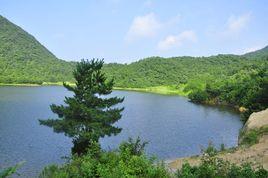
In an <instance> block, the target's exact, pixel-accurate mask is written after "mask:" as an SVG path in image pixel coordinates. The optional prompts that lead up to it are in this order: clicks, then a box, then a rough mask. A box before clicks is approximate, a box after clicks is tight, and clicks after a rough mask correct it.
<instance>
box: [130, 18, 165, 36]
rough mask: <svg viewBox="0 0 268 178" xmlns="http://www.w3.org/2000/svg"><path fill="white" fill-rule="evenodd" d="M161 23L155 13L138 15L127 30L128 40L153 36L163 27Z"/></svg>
mask: <svg viewBox="0 0 268 178" xmlns="http://www.w3.org/2000/svg"><path fill="white" fill-rule="evenodd" d="M161 25H162V24H161V23H160V22H159V21H158V20H157V19H156V16H155V14H154V13H149V14H146V15H144V16H137V17H135V18H134V20H133V22H132V24H131V26H130V28H129V30H128V32H127V35H126V40H127V41H133V40H135V39H137V38H144V37H153V36H155V35H156V33H157V32H158V30H159V29H160V28H161Z"/></svg>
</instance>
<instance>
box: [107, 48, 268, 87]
mask: <svg viewBox="0 0 268 178" xmlns="http://www.w3.org/2000/svg"><path fill="white" fill-rule="evenodd" d="M265 49H267V47H266V48H265ZM259 54H261V55H259ZM260 56H261V57H260ZM267 59H268V51H266V52H263V51H262V50H260V51H258V53H257V54H256V55H255V53H249V54H247V55H243V56H238V55H217V56H210V57H172V58H161V57H150V58H146V59H142V60H140V61H138V62H134V63H131V64H107V65H106V66H105V70H106V73H107V74H108V75H109V76H110V77H114V78H115V81H116V82H115V83H116V86H118V87H135V88H139V87H151V86H160V85H179V84H186V83H188V84H192V83H195V84H197V83H198V84H200V83H204V81H207V82H209V81H215V80H219V79H224V78H228V77H230V76H232V75H234V74H237V73H238V72H241V71H243V70H244V71H246V70H248V69H253V68H256V67H260V66H263V65H264V64H267ZM200 85H201V84H200Z"/></svg>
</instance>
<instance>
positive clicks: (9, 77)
mask: <svg viewBox="0 0 268 178" xmlns="http://www.w3.org/2000/svg"><path fill="white" fill-rule="evenodd" d="M72 66H73V64H72V63H68V62H66V61H63V60H59V59H57V58H56V57H55V56H54V55H53V54H52V53H51V52H50V51H48V50H47V49H46V48H45V47H44V46H43V45H42V44H40V43H39V42H38V41H37V40H36V39H35V38H34V37H33V36H32V35H30V34H29V33H27V32H26V31H24V30H23V29H21V28H20V27H18V26H16V25H15V24H13V23H11V22H10V21H8V20H7V19H6V18H4V17H2V16H0V83H42V82H56V81H70V80H71V79H72Z"/></svg>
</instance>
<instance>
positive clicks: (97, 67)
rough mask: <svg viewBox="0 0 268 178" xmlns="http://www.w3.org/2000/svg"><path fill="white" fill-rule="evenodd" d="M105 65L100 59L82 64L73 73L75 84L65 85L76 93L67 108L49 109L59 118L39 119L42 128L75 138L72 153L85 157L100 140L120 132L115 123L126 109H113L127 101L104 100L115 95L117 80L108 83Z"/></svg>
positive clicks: (66, 99)
mask: <svg viewBox="0 0 268 178" xmlns="http://www.w3.org/2000/svg"><path fill="white" fill-rule="evenodd" d="M103 63H104V61H103V60H98V59H97V60H95V59H93V60H91V61H88V60H82V61H81V62H79V63H78V64H77V66H76V69H75V70H74V72H73V75H74V78H75V81H76V82H75V84H76V85H75V86H71V85H68V84H67V83H63V85H64V87H65V88H66V89H68V90H69V91H71V92H73V93H74V95H73V97H65V100H64V102H65V105H55V104H52V105H51V106H50V108H51V110H52V112H54V113H56V114H57V115H58V117H59V119H48V120H40V124H41V125H46V126H49V127H52V128H53V129H54V131H55V132H57V133H64V134H65V135H66V136H69V137H71V138H73V143H74V147H73V148H72V152H73V153H77V154H83V153H85V152H86V150H87V149H88V147H90V145H91V144H92V143H93V142H98V141H99V138H101V137H104V136H106V135H107V136H110V135H116V134H118V133H120V131H121V128H118V127H115V126H113V124H114V123H115V122H117V121H118V120H119V119H120V118H121V112H122V111H123V109H124V108H116V107H114V106H115V105H116V104H119V103H121V102H123V100H124V98H118V97H110V98H108V97H107V96H106V97H104V96H105V95H109V94H110V93H111V92H112V88H113V84H114V81H113V80H109V81H108V80H107V78H106V76H105V75H104V73H103V72H102V70H101V69H102V66H103Z"/></svg>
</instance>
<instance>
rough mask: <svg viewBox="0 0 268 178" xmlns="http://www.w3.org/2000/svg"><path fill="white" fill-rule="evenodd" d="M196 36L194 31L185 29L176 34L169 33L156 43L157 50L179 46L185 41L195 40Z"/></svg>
mask: <svg viewBox="0 0 268 178" xmlns="http://www.w3.org/2000/svg"><path fill="white" fill-rule="evenodd" d="M196 41H197V37H196V34H195V32H194V31H192V30H186V31H183V32H181V33H180V34H178V35H169V36H167V37H166V38H165V39H164V40H162V41H160V42H159V43H158V49H159V50H168V49H171V48H173V47H180V46H182V45H183V44H184V43H186V42H196Z"/></svg>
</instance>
